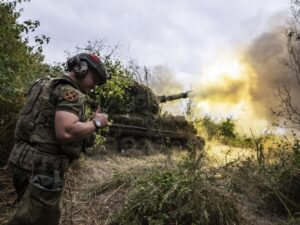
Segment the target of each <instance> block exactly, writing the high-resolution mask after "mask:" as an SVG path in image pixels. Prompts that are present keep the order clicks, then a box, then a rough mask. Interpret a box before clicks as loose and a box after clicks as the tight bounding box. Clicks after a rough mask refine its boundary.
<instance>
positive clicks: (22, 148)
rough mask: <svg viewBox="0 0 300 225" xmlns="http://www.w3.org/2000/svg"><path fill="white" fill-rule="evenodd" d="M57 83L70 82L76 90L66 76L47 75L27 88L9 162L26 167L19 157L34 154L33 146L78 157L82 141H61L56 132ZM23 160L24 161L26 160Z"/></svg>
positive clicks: (49, 151) (58, 153) (82, 119)
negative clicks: (53, 76)
mask: <svg viewBox="0 0 300 225" xmlns="http://www.w3.org/2000/svg"><path fill="white" fill-rule="evenodd" d="M59 85H71V86H72V87H74V88H75V89H77V87H76V86H74V84H73V83H72V82H71V81H69V80H67V79H63V78H59V79H52V78H50V77H45V78H42V79H39V80H38V81H36V82H35V83H34V85H33V86H32V87H31V88H30V90H29V92H28V99H27V102H26V104H25V106H24V108H23V109H22V111H21V113H20V116H19V119H18V121H17V125H16V131H15V140H16V144H15V146H14V148H13V150H12V153H11V155H10V159H9V161H10V162H12V163H14V164H20V165H19V166H20V167H26V168H24V169H27V166H24V165H23V166H22V165H21V164H22V163H23V162H22V160H23V161H24V160H25V158H26V156H27V157H28V155H31V154H33V153H32V152H30V151H32V150H33V149H34V150H38V151H41V152H45V153H49V154H54V155H65V156H67V157H68V158H70V159H74V158H78V157H79V155H80V152H81V147H82V140H78V141H77V142H75V143H70V144H61V143H59V142H58V140H57V138H56V135H55V127H54V122H55V112H56V104H57V101H58V96H57V93H56V89H57V87H58V86H59ZM80 120H81V121H84V107H83V108H82V113H81V115H80ZM22 158H23V159H22ZM28 160H30V159H28ZM25 161H26V160H25ZM24 163H25V164H26V162H24ZM24 163H23V164H24Z"/></svg>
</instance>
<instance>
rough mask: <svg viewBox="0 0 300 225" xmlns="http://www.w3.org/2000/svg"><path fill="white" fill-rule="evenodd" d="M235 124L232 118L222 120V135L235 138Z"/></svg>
mask: <svg viewBox="0 0 300 225" xmlns="http://www.w3.org/2000/svg"><path fill="white" fill-rule="evenodd" d="M234 128H235V125H234V123H233V121H232V118H227V119H226V120H225V121H222V122H221V124H220V132H221V135H222V136H223V137H225V138H235V137H236V134H235V133H234Z"/></svg>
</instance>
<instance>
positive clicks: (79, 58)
mask: <svg viewBox="0 0 300 225" xmlns="http://www.w3.org/2000/svg"><path fill="white" fill-rule="evenodd" d="M89 69H90V70H92V71H93V72H94V73H96V74H97V75H98V76H99V77H100V82H99V84H98V85H102V84H105V83H106V80H107V79H110V78H111V77H110V75H109V74H108V72H107V70H106V68H105V66H104V64H103V63H102V62H101V60H100V58H99V57H98V56H96V55H93V54H87V53H81V54H78V55H75V56H73V57H72V58H70V59H69V60H68V61H67V71H69V72H70V71H74V72H75V75H76V77H77V78H79V79H81V78H84V77H85V76H86V74H87V73H88V70H89Z"/></svg>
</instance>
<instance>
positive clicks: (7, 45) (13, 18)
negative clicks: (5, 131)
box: [0, 1, 49, 115]
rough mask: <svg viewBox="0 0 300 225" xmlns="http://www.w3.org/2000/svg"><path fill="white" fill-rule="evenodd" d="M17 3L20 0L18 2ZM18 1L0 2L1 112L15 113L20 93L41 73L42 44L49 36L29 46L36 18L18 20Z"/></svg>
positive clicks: (20, 103) (17, 108)
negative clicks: (29, 38) (29, 37)
mask: <svg viewBox="0 0 300 225" xmlns="http://www.w3.org/2000/svg"><path fill="white" fill-rule="evenodd" d="M18 2H20V1H18ZM16 5H17V2H16V1H13V2H3V1H1V2H0V90H1V92H0V114H1V115H3V114H6V113H11V112H17V111H18V110H19V108H20V106H21V105H22V103H23V101H24V99H23V97H22V96H23V94H24V93H25V91H26V90H27V88H28V86H29V85H30V84H31V82H32V81H33V80H35V79H36V78H37V77H38V76H39V75H40V72H41V71H43V70H44V67H45V65H43V64H42V61H43V56H42V54H41V53H42V45H43V44H44V43H48V41H49V38H48V37H46V36H44V35H42V36H40V37H39V36H36V37H35V45H34V46H29V44H28V42H29V40H28V37H24V36H25V35H28V34H29V33H32V32H34V31H35V29H36V28H37V27H38V26H39V21H32V20H26V21H24V22H19V21H18V19H19V17H20V13H21V10H20V11H17V10H16Z"/></svg>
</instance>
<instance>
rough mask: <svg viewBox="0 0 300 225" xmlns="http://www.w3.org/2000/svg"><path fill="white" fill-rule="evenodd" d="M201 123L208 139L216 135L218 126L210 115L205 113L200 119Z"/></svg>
mask: <svg viewBox="0 0 300 225" xmlns="http://www.w3.org/2000/svg"><path fill="white" fill-rule="evenodd" d="M201 124H202V126H203V127H204V128H205V130H206V132H207V136H208V140H212V139H213V138H214V137H216V136H218V134H219V126H218V124H217V123H216V122H214V121H213V120H212V118H211V117H210V116H208V115H206V116H205V117H204V118H203V119H202V120H201Z"/></svg>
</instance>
